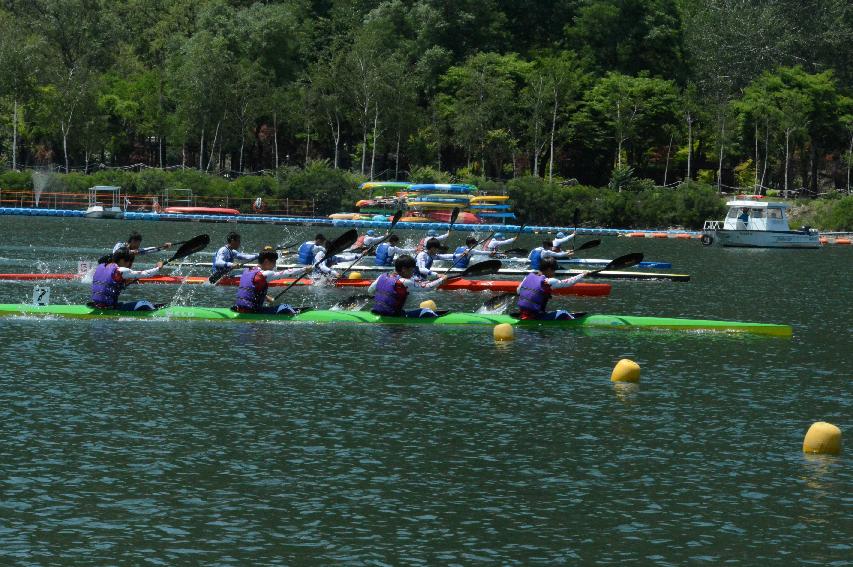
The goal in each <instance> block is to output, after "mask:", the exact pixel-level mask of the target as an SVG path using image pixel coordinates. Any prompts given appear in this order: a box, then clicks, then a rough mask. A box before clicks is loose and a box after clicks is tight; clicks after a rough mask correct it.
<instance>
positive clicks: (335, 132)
mask: <svg viewBox="0 0 853 567" xmlns="http://www.w3.org/2000/svg"><path fill="white" fill-rule="evenodd" d="M329 127H331V122H330V123H329ZM332 138H333V139H334V140H335V169H338V156H339V155H340V145H341V119H340V117H338V113H337V112H335V127H334V128H332Z"/></svg>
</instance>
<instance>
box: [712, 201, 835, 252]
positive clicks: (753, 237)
mask: <svg viewBox="0 0 853 567" xmlns="http://www.w3.org/2000/svg"><path fill="white" fill-rule="evenodd" d="M726 206H728V207H729V212H728V214H726V218H725V220H721V221H719V220H713V221H711V220H708V221H705V225H704V227H703V229H702V230H703V235H702V244H705V245H706V246H710V245H711V244H713V243H714V242H719V243H720V244H721V245H722V246H729V247H738V248H820V238H819V233H818V231H817V230H814V229H812V228H809V227H807V226H805V227H803V228H802V229H800V230H791V228H790V227H789V226H788V215H787V209H788V205H787V204H786V203H774V202H770V201H759V200H752V199H738V200H735V201H729V202H727V203H726Z"/></svg>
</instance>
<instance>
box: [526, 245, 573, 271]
mask: <svg viewBox="0 0 853 567" xmlns="http://www.w3.org/2000/svg"><path fill="white" fill-rule="evenodd" d="M573 255H574V252H572V251H571V250H568V251H566V252H560V251H559V249H557V250H556V251H555V249H554V247H553V242H552V241H551V240H543V241H542V246H537V247H536V248H534V249H533V250H531V251H530V254H528V256H527V259H528V261H529V262H530V269H531V270H538V269H539V268H540V267H541V263H542V260H544V259H545V258H555V259H562V258H569V257H570V256H573Z"/></svg>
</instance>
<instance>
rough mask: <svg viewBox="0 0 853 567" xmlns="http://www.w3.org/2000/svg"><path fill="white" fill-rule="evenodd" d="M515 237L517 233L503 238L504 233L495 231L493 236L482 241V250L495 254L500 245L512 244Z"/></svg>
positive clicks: (497, 252) (498, 251) (498, 250)
mask: <svg viewBox="0 0 853 567" xmlns="http://www.w3.org/2000/svg"><path fill="white" fill-rule="evenodd" d="M517 238H518V235H516V236H513V237H512V238H506V239H504V234H503V233H502V232H496V233H495V235H494V236H493V237H491V238H489V239H488V240H486V241H485V242H484V243H483V250H484V251H485V252H488V253H489V254H491V255H492V256H497V255H498V254H499V253H500V251H501V246H506V245H507V244H512V243H513V242H515V240H516V239H517Z"/></svg>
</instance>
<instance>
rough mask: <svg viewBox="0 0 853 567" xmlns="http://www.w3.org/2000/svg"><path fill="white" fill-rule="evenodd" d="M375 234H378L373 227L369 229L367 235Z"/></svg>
mask: <svg viewBox="0 0 853 567" xmlns="http://www.w3.org/2000/svg"><path fill="white" fill-rule="evenodd" d="M374 234H376V231H375V230H373V229H371V230H368V231H367V236H373V235H374Z"/></svg>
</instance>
